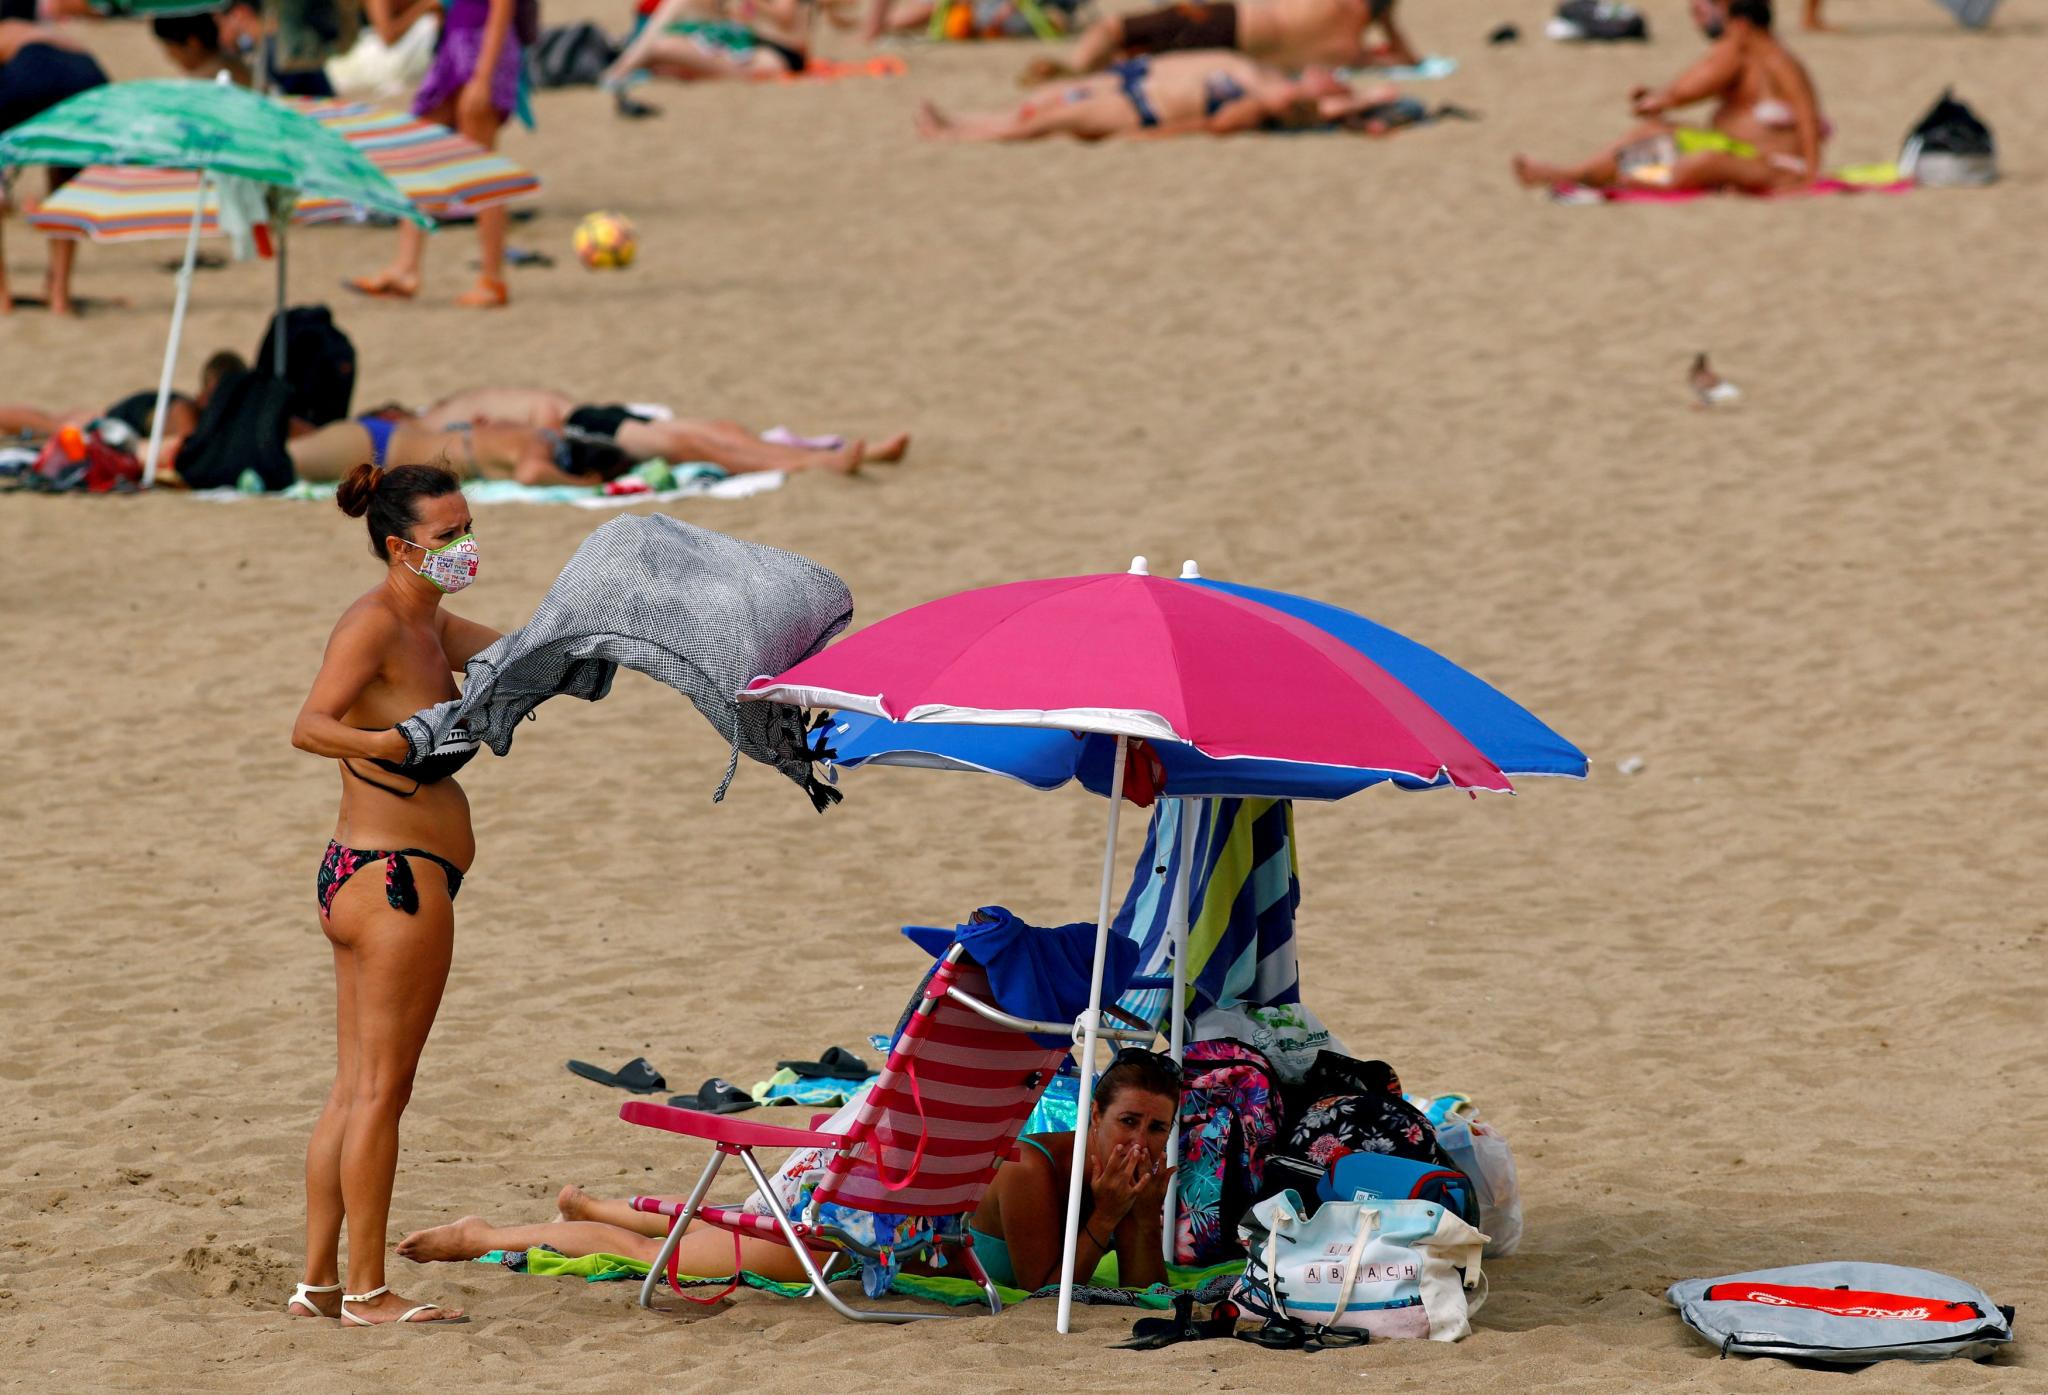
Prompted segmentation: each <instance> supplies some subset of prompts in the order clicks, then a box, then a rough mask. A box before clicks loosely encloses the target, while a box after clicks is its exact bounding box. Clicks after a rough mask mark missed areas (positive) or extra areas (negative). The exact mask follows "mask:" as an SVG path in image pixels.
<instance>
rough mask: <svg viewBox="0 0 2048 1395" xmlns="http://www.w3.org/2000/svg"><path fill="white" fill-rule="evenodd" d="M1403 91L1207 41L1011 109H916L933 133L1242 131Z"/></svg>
mask: <svg viewBox="0 0 2048 1395" xmlns="http://www.w3.org/2000/svg"><path fill="white" fill-rule="evenodd" d="M1399 96H1400V93H1399V92H1398V91H1397V90H1395V89H1394V88H1391V87H1386V86H1383V85H1382V86H1376V87H1374V88H1371V89H1369V90H1366V91H1363V92H1361V91H1357V90H1355V89H1353V88H1352V87H1350V86H1349V85H1348V84H1346V83H1344V82H1343V81H1341V80H1340V79H1339V78H1338V77H1337V75H1336V74H1335V73H1332V72H1331V71H1330V70H1329V69H1327V68H1310V69H1308V70H1307V71H1305V72H1304V73H1303V74H1302V75H1301V76H1300V77H1298V78H1294V77H1289V76H1288V75H1287V74H1285V73H1283V72H1281V71H1280V70H1279V69H1277V68H1269V67H1267V66H1266V65H1265V64H1263V63H1257V62H1254V61H1253V60H1251V59H1249V58H1246V57H1245V56H1244V55H1243V54H1241V53H1230V52H1226V51H1225V50H1222V49H1205V50H1203V51H1201V52H1199V53H1165V54H1161V55H1160V56H1159V57H1157V58H1131V59H1126V60H1125V61H1123V62H1121V63H1118V64H1117V65H1116V66H1114V67H1113V68H1111V69H1110V70H1109V71H1108V72H1106V73H1095V74H1092V75H1090V76H1088V77H1083V78H1073V79H1069V80H1067V81H1064V82H1056V83H1049V84H1047V85H1046V86H1044V87H1040V88H1038V89H1037V90H1036V91H1034V92H1032V93H1031V94H1030V95H1029V96H1027V97H1026V98H1025V99H1024V100H1023V101H1022V102H1020V103H1018V104H1017V106H1016V107H1014V108H1012V109H1011V110H1009V111H992V112H977V113H973V114H970V115H965V116H948V115H947V114H946V113H944V112H942V111H940V110H939V109H938V108H937V107H936V106H934V105H933V104H932V103H930V102H924V103H921V104H920V105H919V107H918V113H917V129H918V133H919V134H920V135H923V136H925V137H926V138H928V139H931V140H967V141H991V140H998V141H1008V140H1038V139H1041V138H1042V137H1045V136H1073V137H1074V138H1075V139H1077V140H1108V139H1111V138H1115V137H1134V136H1167V135H1181V134H1207V135H1215V136H1222V135H1230V134H1233V133H1236V132H1239V131H1257V130H1306V129H1308V128H1311V127H1316V126H1328V125H1336V124H1341V123H1344V122H1346V121H1349V120H1351V119H1352V118H1355V117H1363V116H1365V115H1367V114H1368V113H1369V112H1370V111H1371V109H1372V108H1373V107H1375V106H1378V105H1385V104H1388V103H1391V102H1392V101H1394V100H1395V99H1397V98H1398V97H1399Z"/></svg>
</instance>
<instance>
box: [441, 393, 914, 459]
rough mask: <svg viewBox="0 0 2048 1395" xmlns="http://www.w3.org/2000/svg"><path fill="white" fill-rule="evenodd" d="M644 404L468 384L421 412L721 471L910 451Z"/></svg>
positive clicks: (901, 439)
mask: <svg viewBox="0 0 2048 1395" xmlns="http://www.w3.org/2000/svg"><path fill="white" fill-rule="evenodd" d="M665 413H667V409H666V408H663V407H656V406H652V405H649V404H645V403H630V404H629V403H614V404H609V405H596V404H590V405H581V406H579V405H578V404H577V402H576V400H575V399H574V398H572V397H570V396H569V394H567V393H565V392H551V391H549V390H548V389H546V388H471V389H468V390H467V391H464V392H458V393H455V394H453V395H451V396H448V397H444V398H442V399H441V400H440V401H439V402H436V403H435V404H434V405H433V406H431V407H429V408H427V409H426V410H425V411H424V412H421V413H420V416H419V419H420V420H421V421H422V422H425V423H427V424H428V425H431V426H439V427H448V426H455V425H459V424H460V423H463V422H478V423H482V422H493V423H502V422H511V423H514V424H517V425H520V426H530V427H533V428H535V429H537V430H541V431H560V430H562V429H564V428H568V429H571V430H575V431H581V432H584V433H586V434H588V435H593V436H604V437H609V438H610V439H612V440H614V441H616V442H618V444H619V448H620V449H621V450H623V451H625V452H626V454H627V455H629V456H631V457H632V458H633V459H634V460H635V461H641V460H667V461H670V462H672V463H680V462H682V461H686V460H699V461H703V462H704V463H705V464H708V465H716V466H717V467H718V468H719V469H721V470H724V471H725V472H726V473H727V474H733V475H743V474H752V473H755V472H758V471H762V470H831V471H834V472H836V473H839V474H849V475H850V474H852V473H853V472H854V471H856V470H858V469H859V468H860V467H861V465H862V464H863V463H865V462H868V461H876V460H879V461H884V462H889V463H894V462H895V461H898V460H901V459H902V458H903V456H904V453H905V452H906V451H908V450H909V449H910V435H909V433H908V432H898V433H897V434H896V435H894V436H891V437H889V438H887V439H886V440H883V441H879V442H877V443H876V444H875V445H873V446H870V445H868V443H867V442H866V441H863V440H860V439H858V438H854V439H847V438H845V437H841V436H836V435H835V436H824V437H809V438H806V437H798V436H794V435H791V434H790V433H788V432H786V431H780V432H777V433H776V434H775V437H774V438H773V439H768V440H764V439H762V437H761V436H760V435H759V434H757V433H756V432H753V431H749V430H748V429H747V428H746V427H744V426H741V425H740V424H739V423H738V422H736V421H717V420H712V419H709V418H705V417H678V416H675V415H673V414H665Z"/></svg>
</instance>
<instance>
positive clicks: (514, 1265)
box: [476, 1249, 1244, 1310]
mask: <svg viewBox="0 0 2048 1395" xmlns="http://www.w3.org/2000/svg"><path fill="white" fill-rule="evenodd" d="M476 1262H477V1263H478V1264H496V1265H500V1266H502V1267H504V1268H507V1269H512V1270H515V1271H517V1272H519V1273H524V1274H538V1275H541V1276H542V1277H545V1278H579V1279H582V1280H583V1281H584V1282H586V1283H593V1284H596V1283H606V1282H610V1281H615V1280H622V1279H636V1280H637V1279H644V1278H645V1277H647V1268H648V1266H647V1265H645V1264H643V1263H642V1262H641V1261H639V1260H637V1259H628V1258H626V1257H625V1256H624V1255H607V1254H595V1255H583V1256H581V1257H579V1258H575V1259H571V1258H570V1257H569V1256H567V1255H560V1254H556V1253H555V1252H554V1251H553V1250H548V1249H532V1250H527V1251H525V1252H524V1253H523V1254H522V1253H521V1252H520V1251H518V1250H512V1251H509V1252H508V1251H505V1250H492V1251H491V1252H490V1253H488V1254H485V1255H482V1256H479V1257H478V1259H477V1260H476ZM1243 1273H1244V1262H1243V1261H1242V1260H1236V1261H1232V1262H1230V1263H1228V1264H1214V1265H1210V1266H1209V1267H1208V1268H1206V1269H1183V1268H1181V1267H1179V1266H1178V1265H1168V1266H1167V1270H1166V1282H1165V1283H1161V1284H1153V1285H1152V1286H1151V1287H1150V1288H1142V1289H1128V1288H1119V1287H1117V1269H1116V1257H1115V1256H1114V1255H1112V1256H1110V1257H1109V1258H1107V1259H1105V1260H1103V1261H1102V1263H1101V1264H1099V1265H1097V1266H1096V1269H1095V1273H1094V1274H1093V1276H1091V1280H1090V1282H1089V1283H1087V1284H1084V1285H1080V1286H1077V1287H1076V1289H1075V1290H1074V1296H1075V1297H1077V1298H1079V1299H1081V1301H1083V1302H1086V1303H1098V1304H1110V1305H1113V1306H1117V1307H1128V1308H1157V1309H1162V1310H1163V1309H1166V1308H1171V1307H1172V1306H1173V1299H1174V1296H1175V1295H1176V1294H1180V1293H1192V1294H1194V1295H1195V1296H1196V1301H1198V1302H1203V1303H1213V1302H1217V1301H1219V1300H1220V1299H1221V1298H1223V1297H1225V1296H1227V1295H1228V1293H1229V1291H1230V1289H1231V1287H1232V1286H1233V1285H1234V1284H1235V1283H1236V1282H1237V1279H1238V1276H1239V1275H1241V1274H1243ZM739 1281H740V1283H741V1284H742V1285H743V1286H745V1287H747V1288H751V1289H756V1290H758V1291H760V1292H762V1293H772V1294H775V1295H776V1296H777V1297H780V1298H802V1297H805V1296H806V1295H808V1294H809V1293H810V1291H811V1289H810V1285H809V1284H786V1283H782V1282H780V1281H779V1280H775V1279H770V1278H765V1277H763V1276H762V1275H760V1274H756V1273H754V1272H753V1271H751V1270H742V1271H741V1272H740V1276H739ZM681 1282H682V1286H683V1287H684V1288H723V1287H725V1286H726V1285H727V1284H730V1283H731V1282H732V1278H731V1276H729V1275H728V1276H726V1277H723V1278H709V1277H699V1276H694V1275H688V1274H685V1275H683V1276H682V1279H681ZM889 1291H890V1292H891V1293H895V1294H900V1295H902V1296H903V1297H905V1298H921V1299H924V1300H925V1301H927V1302H931V1303H941V1304H944V1305H945V1306H946V1307H949V1308H964V1307H971V1306H974V1305H977V1304H980V1303H983V1302H985V1301H986V1300H985V1298H984V1297H983V1295H982V1292H981V1285H980V1284H977V1283H975V1282H974V1281H973V1280H972V1279H965V1278H961V1279H949V1278H945V1277H943V1276H938V1275H927V1274H903V1273H899V1274H897V1275H896V1276H895V1277H894V1278H892V1279H891V1280H890V1281H889ZM1059 1291H1060V1287H1059V1285H1058V1284H1047V1285H1046V1286H1045V1287H1044V1288H1042V1289H1039V1290H1038V1291H1037V1292H1036V1293H1027V1292H1025V1291H1024V1290H1023V1289H1016V1288H1004V1287H1003V1286H1002V1285H1000V1284H998V1285H997V1286H996V1294H997V1296H998V1297H1000V1298H1001V1299H1002V1300H1003V1303H1004V1305H1005V1306H1007V1305H1009V1304H1012V1303H1022V1302H1023V1301H1025V1300H1026V1299H1028V1298H1048V1297H1053V1296H1056V1295H1057V1294H1058V1293H1059Z"/></svg>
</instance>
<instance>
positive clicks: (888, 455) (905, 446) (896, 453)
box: [862, 431, 910, 465]
mask: <svg viewBox="0 0 2048 1395" xmlns="http://www.w3.org/2000/svg"><path fill="white" fill-rule="evenodd" d="M909 450H910V433H909V432H908V431H899V432H897V433H896V434H895V435H894V436H891V437H889V438H888V439H887V440H884V441H882V442H881V443H880V444H879V445H872V446H869V447H868V453H867V454H866V455H865V456H863V457H862V459H863V460H879V461H881V462H882V463H883V464H884V465H894V464H895V463H896V462H897V461H899V460H901V459H902V458H903V457H904V455H905V454H907V453H908V452H909Z"/></svg>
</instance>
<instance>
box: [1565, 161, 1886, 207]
mask: <svg viewBox="0 0 2048 1395" xmlns="http://www.w3.org/2000/svg"><path fill="white" fill-rule="evenodd" d="M1916 187H1918V186H1917V185H1915V184H1914V182H1913V181H1912V180H1910V179H1901V178H1899V171H1898V167H1897V166H1895V165H1869V166H1860V167H1856V168H1851V169H1842V170H1837V171H1835V172H1834V173H1833V174H1831V175H1829V176H1828V177H1827V178H1826V179H1820V180H1816V181H1814V182H1813V183H1812V184H1808V185H1804V186H1802V187H1800V188H1796V189H1778V190H1773V191H1772V192H1770V193H1764V194H1751V193H1746V192H1742V191H1736V192H1738V193H1739V194H1740V196H1741V197H1743V198H1749V199H1803V198H1818V197H1822V196H1824V195H1829V194H1903V193H1906V192H1908V191H1909V190H1911V189H1914V188H1916ZM1722 192H1724V191H1723V190H1719V189H1646V188H1641V187H1629V188H1614V189H1593V188H1588V187H1587V186H1586V185H1583V184H1559V185H1557V186H1555V187H1554V188H1552V189H1551V191H1550V197H1551V199H1552V201H1553V202H1556V203H1571V204H1603V203H1691V202H1692V201H1693V200H1695V199H1706V198H1713V197H1714V196H1715V195H1717V194H1720V193H1722Z"/></svg>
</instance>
